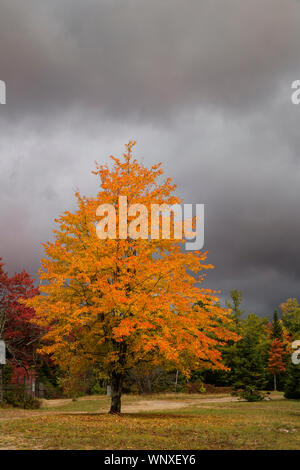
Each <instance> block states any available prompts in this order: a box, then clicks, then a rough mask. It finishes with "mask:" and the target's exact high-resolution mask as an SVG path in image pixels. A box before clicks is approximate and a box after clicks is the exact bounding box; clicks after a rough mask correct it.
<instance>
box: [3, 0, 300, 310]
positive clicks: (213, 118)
mask: <svg viewBox="0 0 300 470" xmlns="http://www.w3.org/2000/svg"><path fill="white" fill-rule="evenodd" d="M0 79H1V80H4V81H5V82H6V86H7V104H6V105H0V195H1V199H0V215H1V218H0V220H1V230H0V247H1V248H0V256H1V257H2V258H3V260H4V261H5V262H6V264H7V269H8V271H9V272H10V273H13V272H14V271H19V270H21V269H23V268H25V269H26V270H28V271H29V272H30V273H31V274H35V273H36V271H37V269H38V268H39V260H40V258H41V255H42V248H41V242H46V241H48V240H49V239H50V238H51V231H52V230H53V228H54V221H53V219H54V218H55V217H56V216H58V215H59V214H60V213H61V212H62V211H64V210H66V209H72V208H74V189H76V188H79V190H80V191H81V192H82V193H83V194H86V195H93V194H94V193H95V191H96V188H97V180H96V178H95V176H93V175H91V170H93V169H94V161H95V160H97V161H99V162H107V161H108V156H109V155H110V154H115V155H120V154H121V153H122V152H123V148H124V144H125V143H126V142H128V140H129V139H136V140H137V146H136V147H135V156H136V157H137V158H138V159H139V160H141V161H142V162H143V163H144V164H145V165H149V164H152V163H156V162H159V161H161V162H162V163H163V168H164V170H165V173H166V175H167V176H171V177H172V178H173V180H174V182H175V183H177V185H178V191H177V193H178V195H179V196H181V197H183V198H184V200H185V202H187V203H205V249H207V250H208V251H209V256H208V261H209V262H211V263H213V264H214V265H215V269H214V271H213V272H212V271H210V272H209V273H208V277H207V280H206V285H207V286H208V287H213V288H218V289H220V290H221V291H222V299H224V297H227V296H228V295H229V291H230V289H232V288H238V289H240V290H242V291H243V294H244V308H245V309H246V310H247V312H251V311H254V312H256V313H258V314H260V315H261V314H265V315H270V314H272V311H273V309H274V308H275V307H276V306H278V304H279V303H280V302H282V301H284V300H285V299H286V298H287V297H298V298H299V299H300V249H299V244H300V164H299V163H300V156H299V153H300V105H298V106H297V105H294V104H292V102H291V93H292V90H291V84H292V82H293V81H294V80H297V79H300V1H298V0H284V1H283V0H226V1H224V0H188V1H185V0H180V1H177V0H159V1H157V0H151V2H150V1H147V0H119V1H117V0H80V1H79V0H51V1H48V0H47V1H46V0H0Z"/></svg>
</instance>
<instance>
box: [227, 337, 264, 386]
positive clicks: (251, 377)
mask: <svg viewBox="0 0 300 470" xmlns="http://www.w3.org/2000/svg"><path fill="white" fill-rule="evenodd" d="M232 371H233V387H234V389H235V390H238V389H242V390H246V389H249V390H252V389H253V390H262V389H263V388H264V386H265V385H266V377H265V368H264V363H263V358H262V355H261V351H260V348H259V344H258V341H257V338H256V337H255V335H254V334H252V333H251V332H247V333H246V335H245V336H244V338H243V339H242V340H241V341H239V342H238V343H237V344H236V354H235V357H234V358H233V360H232Z"/></svg>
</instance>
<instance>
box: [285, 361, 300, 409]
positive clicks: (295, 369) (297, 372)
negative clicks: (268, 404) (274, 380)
mask: <svg viewBox="0 0 300 470" xmlns="http://www.w3.org/2000/svg"><path fill="white" fill-rule="evenodd" d="M284 396H285V398H292V399H295V400H299V399H300V364H293V363H292V362H291V363H290V365H289V367H288V370H287V378H286V382H285V389H284Z"/></svg>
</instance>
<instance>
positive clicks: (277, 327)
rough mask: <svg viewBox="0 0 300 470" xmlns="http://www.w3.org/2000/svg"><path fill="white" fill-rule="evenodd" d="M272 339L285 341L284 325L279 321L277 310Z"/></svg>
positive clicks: (274, 316)
mask: <svg viewBox="0 0 300 470" xmlns="http://www.w3.org/2000/svg"><path fill="white" fill-rule="evenodd" d="M271 337H272V339H279V340H282V339H283V329H282V324H281V321H280V320H279V317H278V312H277V310H274V314H273V322H272V332H271Z"/></svg>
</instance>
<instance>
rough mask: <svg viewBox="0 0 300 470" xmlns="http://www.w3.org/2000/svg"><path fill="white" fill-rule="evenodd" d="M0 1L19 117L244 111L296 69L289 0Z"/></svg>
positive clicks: (3, 46)
mask: <svg viewBox="0 0 300 470" xmlns="http://www.w3.org/2000/svg"><path fill="white" fill-rule="evenodd" d="M0 5H1V15H0V31H1V41H0V56H1V70H2V73H3V74H4V78H3V79H6V80H7V82H8V84H9V99H10V103H12V104H13V105H14V106H16V107H17V109H18V113H22V111H23V112H24V113H28V112H29V111H32V112H36V111H40V112H41V111H42V112H43V113H45V114H47V112H52V111H53V110H57V111H59V110H61V109H64V108H65V107H66V106H74V104H76V103H77V104H79V105H80V106H88V107H93V108H95V109H96V110H100V111H101V112H103V113H106V114H107V115H109V116H112V117H120V118H124V117H126V118H128V116H130V115H138V116H142V117H148V118H150V117H153V118H156V119H159V118H161V117H165V118H166V117H167V116H168V115H169V116H172V115H173V113H176V112H177V111H180V110H182V109H190V108H195V107H197V106H199V105H201V106H209V107H211V106H216V107H218V108H223V107H226V108H227V107H228V108H229V109H231V108H233V109H234V110H237V109H239V110H240V109H241V110H244V111H245V110H248V109H249V107H250V108H252V107H253V106H256V105H259V104H260V103H261V101H262V100H263V101H264V102H265V101H267V100H268V99H270V98H272V97H274V93H276V91H277V87H278V86H280V83H281V80H282V79H283V78H284V79H286V78H287V77H288V74H289V73H291V72H292V73H294V71H295V69H296V70H297V68H298V67H299V61H298V59H299V47H298V44H299V18H300V11H299V10H300V9H299V3H298V2H297V1H294V0H287V1H286V2H285V3H284V5H283V3H282V1H279V0H264V1H261V0H252V1H241V0H227V1H226V2H223V1H220V0H219V1H214V0H209V1H208V0H205V1H199V0H190V1H189V2H188V6H187V5H186V2H184V1H182V0H179V1H177V0H164V1H158V0H154V1H152V2H145V1H136V0H135V1H132V0H126V1H114V0H112V1H111V0H110V1H96V0H88V1H84V2H83V1H82V0H80V1H78V0H63V1H62V0H59V1H58V0H53V1H51V2H37V1H33V0H27V1H24V0H14V1H11V0H2V1H1V2H0ZM170 118H171V117H170Z"/></svg>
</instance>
